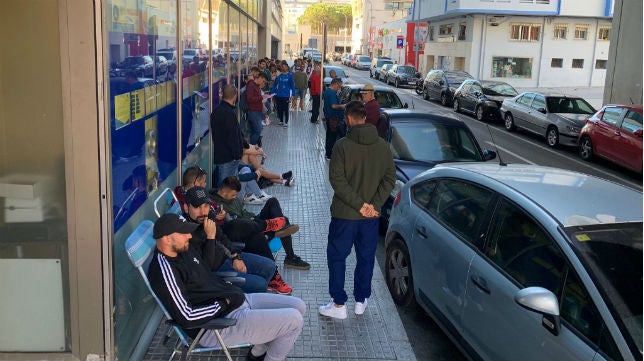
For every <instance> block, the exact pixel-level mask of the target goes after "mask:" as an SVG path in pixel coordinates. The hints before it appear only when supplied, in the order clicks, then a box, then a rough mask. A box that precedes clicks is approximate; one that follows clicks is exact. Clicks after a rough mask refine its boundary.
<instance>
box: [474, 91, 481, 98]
mask: <svg viewBox="0 0 644 361" xmlns="http://www.w3.org/2000/svg"><path fill="white" fill-rule="evenodd" d="M474 95H475V96H477V97H480V96H481V95H483V94H481V92H479V91H476V92H474Z"/></svg>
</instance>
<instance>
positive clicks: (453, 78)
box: [445, 72, 467, 87]
mask: <svg viewBox="0 0 644 361" xmlns="http://www.w3.org/2000/svg"><path fill="white" fill-rule="evenodd" d="M445 76H446V77H447V82H448V83H449V85H452V86H456V87H458V85H460V84H461V83H462V82H464V81H465V80H466V79H467V77H466V76H464V75H463V74H452V73H447V72H446V73H445Z"/></svg>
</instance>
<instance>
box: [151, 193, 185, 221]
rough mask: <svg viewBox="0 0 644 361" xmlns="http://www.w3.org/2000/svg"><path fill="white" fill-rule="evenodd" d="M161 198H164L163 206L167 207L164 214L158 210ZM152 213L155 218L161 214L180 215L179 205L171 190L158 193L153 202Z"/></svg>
mask: <svg viewBox="0 0 644 361" xmlns="http://www.w3.org/2000/svg"><path fill="white" fill-rule="evenodd" d="M162 198H165V204H166V207H167V210H166V211H165V212H161V211H160V210H159V202H160V201H161V199H162ZM154 213H156V215H157V217H161V214H163V213H174V214H181V205H180V204H179V200H178V199H177V196H176V195H175V194H174V192H173V191H172V189H170V188H166V189H164V190H163V191H161V193H159V196H157V198H156V199H155V200H154Z"/></svg>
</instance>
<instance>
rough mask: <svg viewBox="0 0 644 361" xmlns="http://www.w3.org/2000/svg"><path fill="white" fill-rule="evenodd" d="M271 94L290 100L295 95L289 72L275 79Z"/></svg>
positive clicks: (293, 83) (293, 82)
mask: <svg viewBox="0 0 644 361" xmlns="http://www.w3.org/2000/svg"><path fill="white" fill-rule="evenodd" d="M271 93H272V94H275V96H277V97H280V98H290V97H291V96H292V95H293V94H295V81H294V80H293V75H292V74H291V73H290V72H286V73H282V74H280V75H278V76H277V78H275V81H274V82H273V87H272V88H271Z"/></svg>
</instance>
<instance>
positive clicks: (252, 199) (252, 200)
mask: <svg viewBox="0 0 644 361" xmlns="http://www.w3.org/2000/svg"><path fill="white" fill-rule="evenodd" d="M244 203H245V204H252V205H262V204H264V201H262V200H261V199H259V197H256V196H255V195H254V194H249V195H247V196H245V197H244Z"/></svg>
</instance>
